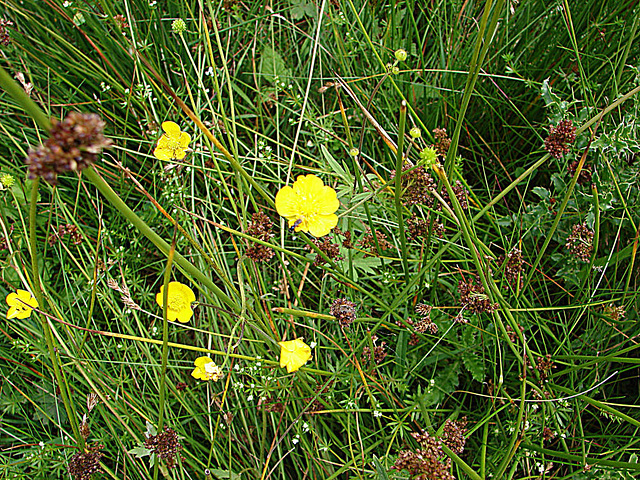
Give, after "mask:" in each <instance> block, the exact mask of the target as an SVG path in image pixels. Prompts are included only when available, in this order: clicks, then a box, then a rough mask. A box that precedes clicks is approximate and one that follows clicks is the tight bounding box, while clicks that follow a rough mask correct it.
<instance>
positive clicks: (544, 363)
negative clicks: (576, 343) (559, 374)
mask: <svg viewBox="0 0 640 480" xmlns="http://www.w3.org/2000/svg"><path fill="white" fill-rule="evenodd" d="M536 368H537V369H538V370H539V371H540V381H541V382H544V381H545V380H546V379H547V378H548V377H549V373H551V370H553V369H554V368H556V364H555V362H554V361H553V360H551V354H547V355H545V357H544V360H540V361H539V362H538V364H537V365H536Z"/></svg>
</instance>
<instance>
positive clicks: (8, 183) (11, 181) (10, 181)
mask: <svg viewBox="0 0 640 480" xmlns="http://www.w3.org/2000/svg"><path fill="white" fill-rule="evenodd" d="M15 183H16V179H15V177H14V176H13V175H9V174H8V173H5V174H4V175H2V176H1V177H0V184H2V186H3V187H4V188H11V187H13V186H14V185H15Z"/></svg>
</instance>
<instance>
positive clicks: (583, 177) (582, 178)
mask: <svg viewBox="0 0 640 480" xmlns="http://www.w3.org/2000/svg"><path fill="white" fill-rule="evenodd" d="M579 164H580V162H579V161H578V160H574V161H573V162H571V163H570V164H569V166H568V167H567V173H569V175H571V176H572V177H573V176H574V175H575V174H576V170H577V169H578V165H579ZM592 178H593V174H592V172H591V165H589V164H588V163H585V164H584V165H583V166H582V170H580V173H579V174H578V180H577V182H578V185H587V184H591V179H592Z"/></svg>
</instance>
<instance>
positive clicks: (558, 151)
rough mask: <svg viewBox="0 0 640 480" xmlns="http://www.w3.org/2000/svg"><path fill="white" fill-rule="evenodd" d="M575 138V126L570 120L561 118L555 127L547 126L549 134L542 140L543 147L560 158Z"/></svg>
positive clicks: (553, 155)
mask: <svg viewBox="0 0 640 480" xmlns="http://www.w3.org/2000/svg"><path fill="white" fill-rule="evenodd" d="M575 139H576V127H574V126H573V123H572V122H571V120H562V121H561V122H560V123H559V124H558V126H557V127H549V136H548V137H547V138H546V139H545V141H544V148H545V149H546V150H547V152H549V155H551V156H552V157H555V158H562V156H563V155H564V154H566V153H567V152H568V151H569V145H570V144H572V143H573V142H574V141H575Z"/></svg>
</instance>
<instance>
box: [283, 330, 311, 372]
mask: <svg viewBox="0 0 640 480" xmlns="http://www.w3.org/2000/svg"><path fill="white" fill-rule="evenodd" d="M278 345H280V368H285V367H286V368H287V372H288V373H291V372H295V371H296V370H298V369H299V368H300V367H301V366H302V365H304V364H305V363H307V362H308V361H309V359H310V358H311V347H309V345H307V344H306V343H304V342H303V341H302V339H301V338H296V339H295V340H289V341H288V342H278Z"/></svg>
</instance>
